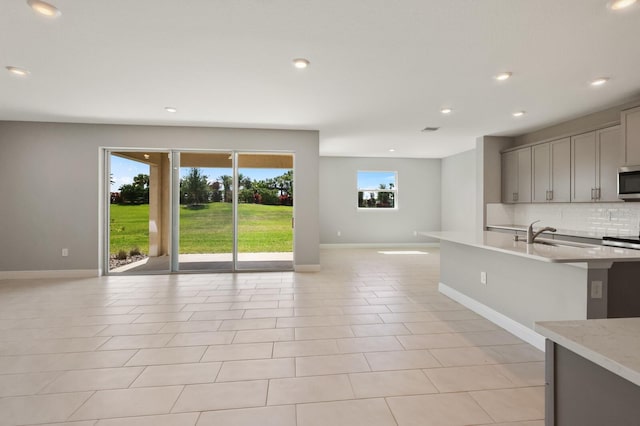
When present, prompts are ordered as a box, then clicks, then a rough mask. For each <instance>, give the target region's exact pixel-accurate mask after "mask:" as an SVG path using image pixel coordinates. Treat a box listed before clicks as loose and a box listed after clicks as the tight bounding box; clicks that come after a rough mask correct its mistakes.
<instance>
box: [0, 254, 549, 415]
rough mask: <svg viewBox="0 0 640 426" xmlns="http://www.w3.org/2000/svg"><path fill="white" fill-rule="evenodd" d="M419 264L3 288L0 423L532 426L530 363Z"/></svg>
mask: <svg viewBox="0 0 640 426" xmlns="http://www.w3.org/2000/svg"><path fill="white" fill-rule="evenodd" d="M389 251H393V250H389ZM423 251H428V254H397V255H389V254H381V253H379V252H378V251H377V250H374V249H358V250H354V249H332V250H323V251H322V272H319V273H298V274H296V273H283V272H271V273H254V274H192V275H172V276H112V277H101V278H92V279H76V280H60V279H56V280H53V279H51V280H13V281H9V280H6V281H0V425H35V424H66V425H76V426H118V425H134V426H146V425H149V426H151V425H153V426H174V425H175V426H193V425H198V426H204V425H236V426H237V425H239V426H249V425H251V426H253V425H256V426H270V425H273V426H276V425H277V426H296V425H297V426H315V425H318V426H320V425H327V426H340V425H344V426H358V425H367V426H376V425H381V426H387V425H400V426H409V425H421V426H425V425H443V426H446V425H451V426H455V425H488V424H492V425H496V424H499V425H503V426H505V425H514V426H515V425H519V426H541V425H542V424H543V421H542V419H543V416H544V397H543V395H544V390H543V385H544V378H543V376H544V367H543V354H542V353H541V352H539V351H538V350H536V349H534V348H533V347H531V346H529V345H528V344H526V343H524V342H522V341H520V340H519V339H517V338H515V337H513V336H512V335H510V334H509V333H507V332H506V331H504V330H502V329H500V328H498V327H496V326H495V325H493V324H492V323H490V322H488V321H486V320H485V319H483V318H481V317H479V316H478V315H476V314H474V313H473V312H471V311H469V310H467V309H465V308H464V307H462V306H461V305H459V304H458V303H456V302H454V301H452V300H450V299H448V298H447V297H445V296H443V295H441V294H439V293H438V291H437V283H438V276H439V268H438V265H439V253H438V251H437V249H429V250H423ZM460 267H462V268H463V267H464V265H460ZM65 422H67V423H65Z"/></svg>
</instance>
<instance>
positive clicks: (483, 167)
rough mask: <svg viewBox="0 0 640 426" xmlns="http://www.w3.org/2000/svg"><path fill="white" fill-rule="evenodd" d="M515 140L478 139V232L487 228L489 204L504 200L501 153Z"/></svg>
mask: <svg viewBox="0 0 640 426" xmlns="http://www.w3.org/2000/svg"><path fill="white" fill-rule="evenodd" d="M512 145H513V139H512V138H508V137H500V136H483V137H480V138H478V139H476V190H477V194H476V220H477V222H476V231H477V232H481V231H483V230H484V229H485V227H486V226H487V204H489V203H500V202H501V198H502V191H501V188H502V186H501V185H502V174H501V173H502V162H501V156H500V151H502V150H503V149H507V148H510V147H511V146H512Z"/></svg>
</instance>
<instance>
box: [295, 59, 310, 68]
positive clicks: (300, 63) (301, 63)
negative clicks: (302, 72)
mask: <svg viewBox="0 0 640 426" xmlns="http://www.w3.org/2000/svg"><path fill="white" fill-rule="evenodd" d="M309 64H310V62H309V61H308V60H307V59H304V58H296V59H294V60H293V66H294V67H296V68H299V69H304V68H306V67H308V66H309Z"/></svg>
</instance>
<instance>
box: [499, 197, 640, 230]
mask: <svg viewBox="0 0 640 426" xmlns="http://www.w3.org/2000/svg"><path fill="white" fill-rule="evenodd" d="M534 220H540V223H538V224H537V225H536V226H553V227H555V228H558V229H559V230H560V229H562V230H567V231H578V232H580V233H587V234H589V235H593V236H594V237H597V238H600V237H602V236H604V235H610V236H625V235H635V236H637V235H639V234H640V203H554V204H489V205H487V224H489V225H501V224H507V223H511V224H516V225H527V224H529V223H531V222H533V221H534ZM507 221H509V222H507Z"/></svg>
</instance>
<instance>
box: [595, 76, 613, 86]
mask: <svg viewBox="0 0 640 426" xmlns="http://www.w3.org/2000/svg"><path fill="white" fill-rule="evenodd" d="M607 81H609V78H608V77H600V78H596V79H595V80H593V81H592V82H591V85H592V86H602V85H603V84H605V83H606V82H607Z"/></svg>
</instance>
